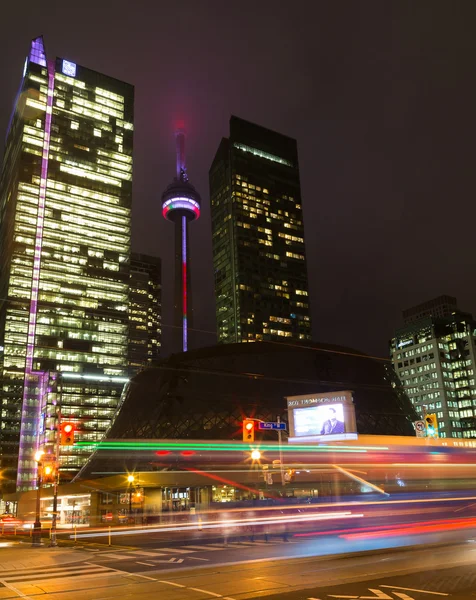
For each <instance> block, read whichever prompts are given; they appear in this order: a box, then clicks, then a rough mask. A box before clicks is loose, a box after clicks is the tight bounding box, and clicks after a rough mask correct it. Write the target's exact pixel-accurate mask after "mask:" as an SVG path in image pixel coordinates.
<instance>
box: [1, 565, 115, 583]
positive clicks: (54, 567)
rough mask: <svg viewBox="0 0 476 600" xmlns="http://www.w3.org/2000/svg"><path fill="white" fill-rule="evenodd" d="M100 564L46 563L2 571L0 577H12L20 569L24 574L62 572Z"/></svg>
mask: <svg viewBox="0 0 476 600" xmlns="http://www.w3.org/2000/svg"><path fill="white" fill-rule="evenodd" d="M96 566H100V565H95V564H93V563H90V562H84V563H81V564H79V565H75V566H70V565H68V564H66V565H45V566H43V567H25V568H23V569H10V570H9V571H0V579H4V578H5V577H11V576H13V575H17V574H18V572H19V571H21V572H22V573H23V574H24V575H30V574H37V573H51V572H56V571H58V572H61V571H64V570H67V571H77V570H81V569H88V568H90V567H96ZM102 568H104V569H108V568H109V567H102Z"/></svg>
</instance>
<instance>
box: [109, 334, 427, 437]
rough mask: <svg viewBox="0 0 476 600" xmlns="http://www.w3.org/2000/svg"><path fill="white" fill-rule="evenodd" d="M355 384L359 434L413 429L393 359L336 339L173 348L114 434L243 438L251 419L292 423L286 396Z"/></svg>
mask: <svg viewBox="0 0 476 600" xmlns="http://www.w3.org/2000/svg"><path fill="white" fill-rule="evenodd" d="M340 390H352V392H353V399H354V404H355V411H356V420H357V430H358V432H359V433H361V434H379V435H415V434H414V429H413V425H412V421H414V420H416V419H417V415H416V414H415V412H414V410H413V407H412V405H411V403H410V401H409V400H408V398H407V396H406V395H405V394H404V392H403V390H402V388H401V387H400V385H399V383H398V380H397V379H396V376H395V374H394V371H393V369H392V367H391V365H390V363H389V362H387V361H384V360H378V359H374V358H371V357H369V356H366V355H364V354H362V353H361V352H358V351H357V350H353V349H352V348H346V347H341V346H334V345H330V344H309V343H306V344H304V343H303V344H300V343H296V342H293V343H289V344H288V343H286V342H277V343H273V342H259V343H248V344H244V343H242V344H224V345H218V346H213V347H209V348H203V349H200V350H195V351H189V352H186V353H181V354H175V355H172V356H171V357H169V358H167V359H165V360H163V361H162V362H161V363H160V364H159V366H158V367H156V368H149V369H145V370H144V371H142V372H140V373H139V374H137V375H136V376H135V377H133V378H132V380H131V381H130V384H129V387H128V390H127V392H126V394H125V397H124V402H123V404H122V406H121V409H120V411H119V413H118V415H117V417H116V419H115V421H114V423H113V425H112V427H111V429H110V430H109V432H108V435H107V437H108V439H119V438H122V439H125V438H127V439H137V438H141V439H167V438H168V439H171V438H175V439H228V440H232V439H241V435H242V434H241V424H242V420H243V418H245V417H254V418H256V419H263V420H266V421H269V420H273V421H274V420H276V417H277V415H280V417H281V419H282V420H284V421H287V411H286V402H285V400H284V398H285V397H286V396H297V395H301V394H308V393H312V394H315V393H323V392H329V391H340Z"/></svg>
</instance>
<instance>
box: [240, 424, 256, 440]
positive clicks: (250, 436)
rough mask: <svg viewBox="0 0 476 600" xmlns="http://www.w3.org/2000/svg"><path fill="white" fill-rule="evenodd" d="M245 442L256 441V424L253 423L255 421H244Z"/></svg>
mask: <svg viewBox="0 0 476 600" xmlns="http://www.w3.org/2000/svg"><path fill="white" fill-rule="evenodd" d="M243 441H244V442H254V441H255V422H254V421H253V419H245V420H244V421H243Z"/></svg>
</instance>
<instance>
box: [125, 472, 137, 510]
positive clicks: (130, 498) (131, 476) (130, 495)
mask: <svg viewBox="0 0 476 600" xmlns="http://www.w3.org/2000/svg"><path fill="white" fill-rule="evenodd" d="M134 479H135V478H134V475H128V476H127V481H128V483H129V521H130V520H131V519H132V484H133V483H134Z"/></svg>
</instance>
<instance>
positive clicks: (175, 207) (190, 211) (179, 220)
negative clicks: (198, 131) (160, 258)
mask: <svg viewBox="0 0 476 600" xmlns="http://www.w3.org/2000/svg"><path fill="white" fill-rule="evenodd" d="M175 140H176V151H177V174H176V176H175V177H174V180H173V182H172V183H171V184H170V185H169V186H168V187H167V189H166V190H165V192H164V193H163V194H162V214H163V216H164V218H165V219H168V220H169V221H172V223H175V293H174V328H175V329H174V336H173V339H174V342H173V351H174V352H186V351H187V349H188V345H189V339H188V337H189V333H188V330H189V329H190V328H191V327H192V316H193V313H192V289H191V285H190V246H189V243H188V224H189V222H190V221H194V220H195V219H198V217H199V216H200V203H201V200H200V195H199V193H198V192H197V190H196V189H195V188H194V187H193V185H192V184H191V183H190V182H189V180H188V176H187V171H186V168H185V131H184V129H183V128H182V127H180V128H179V129H177V131H176V132H175Z"/></svg>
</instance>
